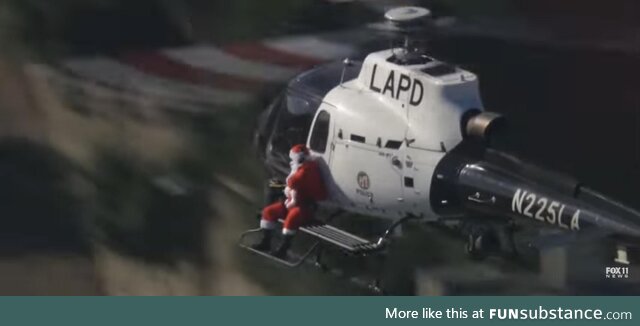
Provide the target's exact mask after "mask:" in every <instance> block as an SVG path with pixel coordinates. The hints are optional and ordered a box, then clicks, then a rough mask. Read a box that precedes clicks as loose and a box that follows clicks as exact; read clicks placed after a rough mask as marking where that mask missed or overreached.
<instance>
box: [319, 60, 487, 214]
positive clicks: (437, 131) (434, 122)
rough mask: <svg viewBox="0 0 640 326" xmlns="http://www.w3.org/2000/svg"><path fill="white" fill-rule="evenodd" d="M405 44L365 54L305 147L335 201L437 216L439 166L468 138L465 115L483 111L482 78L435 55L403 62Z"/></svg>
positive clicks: (329, 99) (328, 102)
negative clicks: (433, 191) (434, 194)
mask: <svg viewBox="0 0 640 326" xmlns="http://www.w3.org/2000/svg"><path fill="white" fill-rule="evenodd" d="M401 51H403V49H390V50H385V51H380V52H374V53H371V54H369V55H368V56H367V58H366V59H365V61H364V63H363V66H362V69H361V71H360V73H359V75H358V77H357V78H355V79H353V80H350V81H344V82H343V83H341V84H340V85H339V86H337V87H335V88H334V89H332V90H331V91H330V92H329V93H328V94H327V95H326V96H325V98H324V99H323V101H322V104H321V105H320V108H319V109H318V111H317V112H316V115H315V118H314V120H313V124H312V127H311V132H310V134H309V138H308V140H307V145H308V147H309V148H310V150H311V151H312V153H313V154H314V156H315V157H316V158H317V159H318V160H321V161H323V163H324V164H323V166H325V168H326V171H325V172H326V179H327V184H328V188H329V189H330V193H331V199H330V201H329V203H328V204H329V205H335V206H339V207H341V208H343V209H345V210H348V211H352V212H356V213H362V214H367V215H373V216H378V217H385V218H392V219H397V218H400V217H404V216H407V215H409V214H411V215H415V216H419V217H423V218H426V219H435V218H437V217H436V215H435V214H434V212H433V210H432V208H431V205H430V201H429V194H430V188H431V181H432V178H433V177H434V170H435V167H436V165H437V164H438V162H439V161H440V160H441V159H442V157H443V156H444V155H445V153H446V152H447V151H448V150H450V149H452V148H453V147H455V146H456V145H457V144H458V143H460V142H461V141H462V138H463V135H462V128H461V121H462V118H463V115H464V114H465V112H468V111H470V110H475V111H482V110H483V106H482V101H481V99H480V95H479V89H478V79H477V77H476V76H475V75H474V74H473V73H470V72H468V71H465V70H463V69H460V68H457V67H452V66H450V65H447V64H445V63H442V62H439V61H437V60H434V59H432V58H428V57H422V60H419V61H420V62H419V63H417V64H398V63H395V62H394V61H395V60H394V59H393V58H395V57H396V55H397V53H398V52H401Z"/></svg>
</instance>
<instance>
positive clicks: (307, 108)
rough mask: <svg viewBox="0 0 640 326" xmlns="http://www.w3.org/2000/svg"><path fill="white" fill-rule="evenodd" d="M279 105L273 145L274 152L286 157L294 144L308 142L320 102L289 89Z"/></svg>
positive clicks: (272, 140)
mask: <svg viewBox="0 0 640 326" xmlns="http://www.w3.org/2000/svg"><path fill="white" fill-rule="evenodd" d="M279 106H280V107H279V109H278V111H279V112H278V118H277V121H276V125H275V128H274V132H273V135H272V138H271V146H272V151H273V152H275V153H278V154H280V155H283V156H284V157H285V158H286V157H287V153H289V150H290V149H291V147H292V146H293V145H296V144H304V143H306V142H307V136H308V135H309V129H310V128H311V122H312V121H313V116H314V114H315V112H316V110H317V109H318V106H320V103H319V102H318V100H316V99H314V98H312V97H309V96H304V95H303V94H302V93H298V92H295V91H292V90H289V91H287V93H286V94H285V96H284V97H283V98H282V99H281V101H280V104H279ZM275 153H274V154H275Z"/></svg>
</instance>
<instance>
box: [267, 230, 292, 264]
mask: <svg viewBox="0 0 640 326" xmlns="http://www.w3.org/2000/svg"><path fill="white" fill-rule="evenodd" d="M292 242H293V235H291V234H286V235H284V236H283V237H282V243H280V246H279V247H278V249H276V250H274V251H273V252H271V254H272V255H273V256H275V257H278V258H280V259H285V258H287V252H288V251H289V248H291V243H292Z"/></svg>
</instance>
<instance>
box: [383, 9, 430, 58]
mask: <svg viewBox="0 0 640 326" xmlns="http://www.w3.org/2000/svg"><path fill="white" fill-rule="evenodd" d="M384 18H385V19H386V20H387V24H388V25H389V30H391V31H393V32H395V33H397V34H400V35H401V36H402V37H403V44H402V50H401V51H400V52H396V53H394V57H395V60H394V61H395V63H397V64H416V63H420V62H421V61H422V59H423V58H424V54H423V53H421V51H420V50H421V49H420V48H418V47H416V44H417V43H419V41H418V40H423V41H424V40H425V39H426V34H427V33H428V31H429V29H430V28H431V27H432V25H433V22H432V19H431V11H430V10H429V9H427V8H422V7H399V8H394V9H391V10H389V11H387V12H386V13H385V14H384Z"/></svg>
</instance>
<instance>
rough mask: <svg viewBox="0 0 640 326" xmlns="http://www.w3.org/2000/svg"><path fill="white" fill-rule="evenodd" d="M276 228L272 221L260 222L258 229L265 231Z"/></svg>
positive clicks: (276, 224)
mask: <svg viewBox="0 0 640 326" xmlns="http://www.w3.org/2000/svg"><path fill="white" fill-rule="evenodd" d="M276 226H278V223H276V222H274V221H267V220H260V228H261V229H265V230H273V229H275V228H276Z"/></svg>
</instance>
